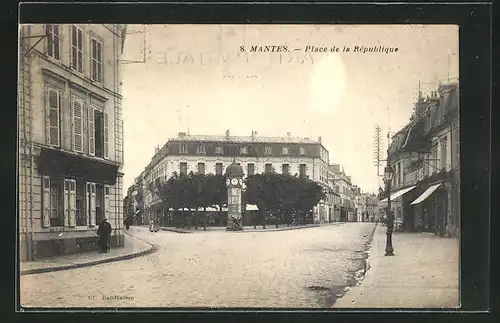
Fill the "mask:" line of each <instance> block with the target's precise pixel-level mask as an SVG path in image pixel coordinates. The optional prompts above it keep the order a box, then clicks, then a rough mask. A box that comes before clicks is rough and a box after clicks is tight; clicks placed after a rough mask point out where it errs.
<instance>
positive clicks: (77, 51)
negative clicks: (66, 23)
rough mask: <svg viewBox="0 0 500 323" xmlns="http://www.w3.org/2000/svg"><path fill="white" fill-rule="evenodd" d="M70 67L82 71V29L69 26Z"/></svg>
mask: <svg viewBox="0 0 500 323" xmlns="http://www.w3.org/2000/svg"><path fill="white" fill-rule="evenodd" d="M71 68H73V69H74V70H76V71H77V72H80V73H83V30H82V29H81V28H80V27H77V26H71Z"/></svg>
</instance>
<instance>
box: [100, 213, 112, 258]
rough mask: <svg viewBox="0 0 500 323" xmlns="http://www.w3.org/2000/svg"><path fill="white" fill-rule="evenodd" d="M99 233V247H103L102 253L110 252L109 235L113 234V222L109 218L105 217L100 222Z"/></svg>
mask: <svg viewBox="0 0 500 323" xmlns="http://www.w3.org/2000/svg"><path fill="white" fill-rule="evenodd" d="M97 234H98V235H99V247H100V248H101V253H105V252H108V243H109V237H110V235H111V224H109V222H108V219H106V218H105V217H104V218H103V219H102V221H101V223H99V228H98V229H97Z"/></svg>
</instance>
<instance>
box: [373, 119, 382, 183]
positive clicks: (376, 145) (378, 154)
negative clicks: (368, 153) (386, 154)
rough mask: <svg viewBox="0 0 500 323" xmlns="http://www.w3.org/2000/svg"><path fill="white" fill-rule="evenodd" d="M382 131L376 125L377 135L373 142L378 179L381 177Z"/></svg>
mask: <svg viewBox="0 0 500 323" xmlns="http://www.w3.org/2000/svg"><path fill="white" fill-rule="evenodd" d="M381 133H382V129H381V128H380V126H379V125H378V124H377V125H375V135H374V138H373V139H374V140H373V161H374V164H375V166H377V177H379V176H380V161H381V158H380V157H381V155H382V154H381V148H382V137H381Z"/></svg>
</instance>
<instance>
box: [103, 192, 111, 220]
mask: <svg viewBox="0 0 500 323" xmlns="http://www.w3.org/2000/svg"><path fill="white" fill-rule="evenodd" d="M110 190H111V187H110V186H109V185H105V186H104V212H105V213H104V214H105V215H106V218H107V219H109V218H110V214H111V207H110V203H109V202H110V201H111V194H110Z"/></svg>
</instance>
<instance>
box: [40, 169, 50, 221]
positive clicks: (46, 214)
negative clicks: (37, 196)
mask: <svg viewBox="0 0 500 323" xmlns="http://www.w3.org/2000/svg"><path fill="white" fill-rule="evenodd" d="M42 191H43V196H42V203H43V213H42V227H44V228H48V227H50V177H48V176H43V178H42Z"/></svg>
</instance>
